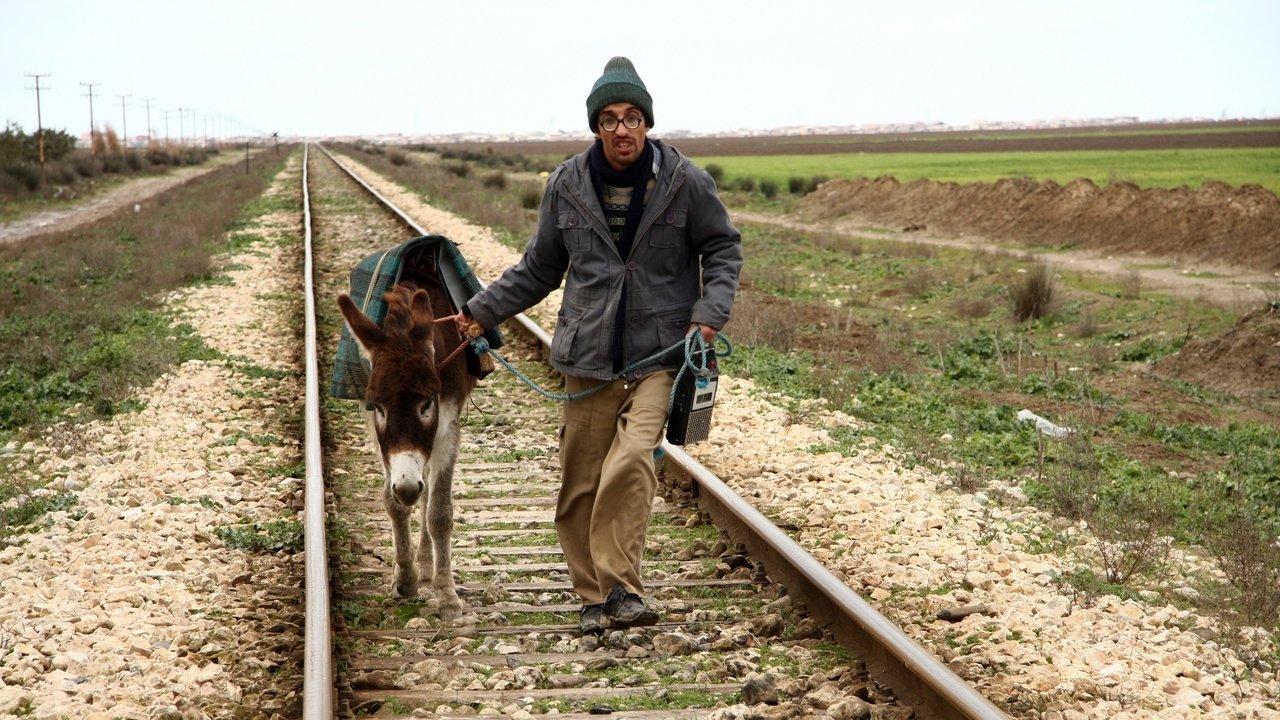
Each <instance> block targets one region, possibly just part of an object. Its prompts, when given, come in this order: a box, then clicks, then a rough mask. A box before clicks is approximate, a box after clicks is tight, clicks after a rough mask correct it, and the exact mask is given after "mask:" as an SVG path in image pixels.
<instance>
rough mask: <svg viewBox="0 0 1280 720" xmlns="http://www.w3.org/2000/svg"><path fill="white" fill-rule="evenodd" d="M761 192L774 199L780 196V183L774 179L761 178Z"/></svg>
mask: <svg viewBox="0 0 1280 720" xmlns="http://www.w3.org/2000/svg"><path fill="white" fill-rule="evenodd" d="M760 194H762V195H764V196H765V197H766V198H768V199H769V200H772V199H774V198H775V197H777V196H778V183H776V182H774V181H772V180H761V181H760Z"/></svg>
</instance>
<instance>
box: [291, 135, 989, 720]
mask: <svg viewBox="0 0 1280 720" xmlns="http://www.w3.org/2000/svg"><path fill="white" fill-rule="evenodd" d="M305 165H306V166H307V172H306V173H304V184H305V185H306V186H307V188H306V192H307V193H308V195H309V202H308V203H307V205H308V210H307V213H308V214H307V219H306V223H305V224H306V229H307V238H306V242H307V246H308V249H309V250H313V251H314V256H315V260H314V261H312V260H311V259H310V255H311V253H309V257H308V261H307V263H308V265H307V267H308V275H309V276H313V277H314V283H315V286H314V291H311V290H309V291H308V297H309V298H315V307H313V308H311V307H309V308H308V316H309V321H308V325H309V328H308V329H309V331H312V332H318V333H319V335H318V337H320V338H329V339H328V340H326V341H324V342H327V343H328V345H327V346H325V347H321V346H320V343H319V342H317V340H316V339H315V338H316V337H317V336H314V335H311V334H310V332H309V337H308V341H307V345H308V367H309V368H311V369H312V371H313V372H312V376H313V377H311V378H310V379H309V380H308V383H307V387H308V392H307V398H308V401H307V404H308V416H309V420H308V424H307V426H308V435H309V440H308V450H307V453H306V457H307V493H306V495H307V498H306V510H307V518H306V520H305V527H306V529H307V590H308V593H307V624H308V633H307V638H308V639H307V651H306V660H307V667H306V672H305V693H304V695H305V698H304V716H305V717H317V718H318V717H331V716H333V715H334V714H337V715H339V716H348V715H360V714H373V713H377V714H378V715H379V716H380V717H381V716H392V717H395V716H403V717H410V716H414V717H417V716H422V715H424V714H425V715H428V716H434V717H442V718H461V717H473V716H475V715H476V714H477V713H481V714H495V713H497V714H501V715H504V716H514V717H527V716H533V715H539V714H544V713H556V714H558V715H559V716H560V717H587V716H591V715H599V714H612V715H613V716H615V717H625V718H700V717H724V718H730V717H760V718H789V717H835V718H843V717H848V718H852V717H882V718H894V717H962V718H996V717H1004V716H1003V714H1002V713H1000V712H999V711H998V710H997V709H996V708H995V707H994V706H993V705H992V704H990V703H989V702H988V701H986V700H985V699H984V698H982V697H981V696H980V695H979V694H978V693H977V692H976V691H974V690H973V689H972V688H970V687H969V686H968V685H966V684H965V683H964V682H963V681H961V680H960V679H959V678H958V677H957V676H955V675H954V674H953V673H952V672H951V671H950V670H948V669H946V668H945V667H944V666H942V665H941V664H940V663H938V662H937V661H936V660H934V659H933V658H932V657H931V656H930V655H928V654H927V653H926V652H924V651H923V650H922V649H921V648H919V647H918V646H917V645H916V644H915V643H914V642H912V641H911V640H909V639H908V638H907V637H906V636H905V635H904V634H902V633H901V631H899V630H898V629H897V628H896V627H894V626H893V625H892V624H891V623H889V622H888V621H887V620H885V619H884V618H883V617H881V616H880V615H878V614H877V613H875V612H874V610H872V609H871V608H870V607H869V606H867V605H866V604H865V603H863V602H862V600H861V599H860V598H858V596H857V595H856V594H855V593H853V592H852V591H851V590H849V589H848V588H847V587H846V586H845V585H844V584H843V583H841V582H839V581H838V580H837V579H836V578H835V577H834V576H832V575H831V574H830V573H828V572H826V571H825V569H823V568H822V567H821V566H820V565H819V564H818V563H817V562H816V561H814V560H813V558H811V557H810V556H808V555H807V554H806V553H805V552H804V551H803V550H801V549H800V548H799V547H798V546H797V545H795V543H794V542H792V541H790V539H789V538H787V536H786V535H785V534H784V533H783V532H782V531H780V530H779V529H777V528H776V527H774V526H773V525H772V524H770V523H768V521H767V520H765V518H764V517H763V516H761V515H760V513H758V512H756V511H755V510H754V509H753V508H751V507H750V505H748V504H747V503H746V502H744V501H743V500H742V499H741V498H739V497H737V496H736V495H735V494H734V493H733V492H732V491H731V490H729V489H728V487H727V486H725V485H724V483H722V482H720V481H719V479H718V478H716V477H715V476H714V475H712V474H711V473H710V472H708V471H707V470H706V469H705V468H703V467H702V466H700V465H699V464H698V463H697V462H696V461H694V460H692V459H691V458H690V457H689V456H688V455H686V454H685V453H683V452H682V451H681V450H680V449H679V448H676V447H671V446H667V447H666V448H665V451H666V459H665V461H664V465H665V468H664V472H663V476H664V479H665V487H664V488H663V490H662V491H660V495H661V497H660V498H659V500H658V501H657V504H656V507H655V508H654V515H653V523H652V526H651V529H650V535H649V539H648V542H647V546H646V564H645V581H646V588H647V590H648V592H649V593H650V594H651V596H652V600H653V604H654V606H656V608H657V609H659V610H660V612H661V614H662V622H660V623H659V624H658V625H657V626H655V627H652V628H644V629H632V630H630V631H621V630H613V631H608V632H606V634H605V635H604V636H602V637H601V638H598V639H597V638H595V637H591V636H587V637H580V636H579V635H578V633H577V611H578V608H579V605H578V602H577V600H576V597H575V596H574V594H573V592H572V590H571V589H570V586H569V583H568V577H567V573H566V569H565V567H564V563H563V558H562V557H561V556H560V554H559V548H558V547H557V544H556V537H555V532H554V528H553V526H552V515H553V512H554V505H555V494H556V491H557V486H558V460H557V457H556V429H557V425H558V420H559V407H558V405H557V404H556V403H555V402H553V401H549V400H546V399H544V398H542V397H541V396H539V395H537V394H536V393H534V392H531V391H529V390H528V389H527V388H526V387H524V386H523V385H522V384H521V383H520V382H519V381H518V380H517V379H516V378H515V377H514V376H512V375H511V374H510V373H507V372H505V371H501V370H500V371H499V372H497V373H495V374H493V375H491V376H489V378H487V379H486V380H484V381H483V382H482V384H481V386H480V388H478V389H477V391H476V393H475V394H474V395H473V399H472V406H471V408H470V409H469V410H468V411H467V412H466V414H465V416H464V420H465V423H464V430H463V436H464V437H463V452H462V454H461V456H460V458H459V464H458V469H457V473H456V475H455V491H454V495H455V512H456V519H455V521H456V526H455V532H454V543H455V550H454V552H455V555H454V558H455V574H456V576H457V578H456V579H457V580H458V582H459V592H460V595H462V597H463V601H464V604H465V605H466V607H465V608H464V614H463V616H462V617H461V618H459V619H457V620H455V621H454V622H452V623H447V624H446V623H443V622H441V621H440V619H439V617H438V614H437V613H436V612H435V611H434V607H433V605H432V601H431V598H430V597H429V592H428V590H426V589H424V590H423V591H422V593H421V594H420V595H419V597H418V598H416V599H409V600H396V599H393V598H392V596H391V589H390V582H389V577H390V552H391V549H390V548H391V543H390V532H389V523H388V522H387V521H386V517H385V513H384V511H383V510H382V507H381V500H380V493H381V485H382V475H381V471H380V468H378V467H377V466H376V461H375V460H374V458H373V456H372V454H371V453H370V451H369V450H368V448H367V444H366V440H365V430H364V419H363V414H362V412H361V411H360V408H359V407H358V404H357V403H334V402H324V401H323V400H322V399H321V397H322V396H321V395H320V393H321V392H322V389H323V388H324V387H325V386H326V385H327V373H326V369H327V368H328V367H331V363H332V353H333V350H334V348H333V344H334V340H333V338H336V335H337V328H338V327H339V323H340V320H338V315H337V312H336V308H335V307H334V306H333V303H332V298H333V297H335V296H336V295H337V293H338V292H341V291H343V290H346V285H347V273H348V272H349V270H350V268H351V267H353V266H354V265H355V263H356V262H358V261H359V259H360V258H362V257H364V256H365V255H367V254H369V253H371V252H374V251H376V250H380V249H385V248H386V247H390V246H392V245H395V244H398V243H400V242H402V241H403V240H405V239H408V238H409V237H412V236H415V235H420V234H425V233H426V232H427V231H429V230H430V229H429V228H423V227H421V226H419V225H418V224H417V223H415V222H414V221H413V220H412V219H411V218H409V217H408V216H407V215H405V214H404V213H403V212H401V211H399V210H398V209H395V208H394V206H391V205H390V203H388V202H386V201H385V199H383V198H382V197H381V196H379V195H378V194H377V193H376V192H375V191H373V189H372V187H370V186H369V185H367V184H362V183H361V181H359V180H358V179H357V178H356V177H355V176H354V175H353V174H351V173H349V171H347V170H346V169H345V168H344V167H343V166H342V165H341V163H340V159H338V158H335V157H334V156H332V155H330V154H329V153H328V151H327V150H324V149H323V148H320V149H319V150H318V151H317V150H314V149H313V150H310V151H309V157H308V159H307V161H306V162H305ZM463 249H464V252H465V251H466V248H465V247H464V248H463ZM313 262H314V266H313ZM481 279H482V280H483V278H481ZM312 325H314V326H315V327H311V326H312ZM513 334H514V335H516V336H517V337H516V338H514V339H513V341H512V342H510V343H509V344H508V347H507V348H506V349H504V354H506V355H507V356H508V357H509V358H510V359H512V360H513V361H514V362H516V363H517V364H519V366H520V367H521V368H522V369H523V370H524V371H525V372H526V373H528V374H530V375H532V376H533V378H534V379H535V380H536V381H537V382H539V383H540V384H541V385H543V386H554V384H555V379H554V378H553V377H551V376H550V370H549V368H545V366H544V365H541V356H542V354H543V352H544V350H543V348H544V347H545V343H546V342H547V341H548V340H549V338H548V336H547V335H546V333H545V332H544V331H542V330H541V329H540V328H538V327H537V326H536V325H534V324H533V323H532V322H530V321H528V320H527V319H525V318H523V317H521V318H518V319H517V320H516V321H513V322H512V323H511V324H510V327H509V329H508V335H513ZM317 369H318V371H319V376H318V377H317V376H315V371H316V370H317ZM322 412H323V415H322V414H321V413H322ZM322 437H323V439H324V443H323V445H324V448H323V449H324V452H323V454H322V453H321V443H320V440H321V438H322ZM323 531H327V537H326V538H324V539H322V538H321V536H320V533H321V532H323Z"/></svg>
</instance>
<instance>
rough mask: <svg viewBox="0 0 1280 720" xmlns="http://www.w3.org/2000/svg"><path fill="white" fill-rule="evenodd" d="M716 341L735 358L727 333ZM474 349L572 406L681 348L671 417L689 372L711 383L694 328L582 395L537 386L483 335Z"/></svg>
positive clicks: (704, 347) (669, 404) (475, 340)
mask: <svg viewBox="0 0 1280 720" xmlns="http://www.w3.org/2000/svg"><path fill="white" fill-rule="evenodd" d="M716 339H717V340H723V341H724V347H725V350H724V352H723V353H721V354H720V356H721V357H728V356H729V355H732V354H733V343H731V342H729V338H728V337H726V336H725V335H724V334H723V333H720V334H717V335H716ZM471 346H472V347H473V348H475V351H476V354H477V355H482V354H484V353H489V354H490V355H492V356H493V358H494V359H495V360H497V361H498V363H499V364H501V365H502V366H503V367H504V368H506V369H508V370H510V371H511V373H512V374H513V375H515V376H516V377H517V378H520V381H521V382H523V383H524V384H525V385H528V386H529V387H530V388H533V389H534V390H536V391H537V392H538V393H539V394H541V395H542V396H543V397H545V398H548V399H550V400H556V401H559V402H571V401H573V400H577V399H579V398H584V397H587V396H588V395H591V394H593V393H596V392H599V391H601V390H603V389H605V388H606V387H608V386H609V385H610V384H612V383H613V382H614V381H615V380H620V379H622V378H625V377H626V375H627V373H629V372H631V371H632V370H635V369H637V368H640V367H643V366H645V365H648V364H649V363H651V362H653V361H655V360H658V359H659V358H662V357H663V356H665V355H666V354H667V353H669V352H671V351H673V350H675V349H676V348H679V347H684V362H683V363H682V364H681V365H680V370H679V372H677V373H676V379H675V382H673V383H672V384H671V395H670V396H669V397H668V398H667V413H668V414H670V413H671V407H672V405H673V404H674V403H675V397H676V387H677V386H678V385H679V383H680V378H681V377H682V376H683V375H684V373H685V371H686V370H687V371H690V372H692V373H693V374H694V375H695V376H696V377H697V380H695V382H696V383H697V384H698V387H700V388H701V387H706V386H707V384H708V383H709V382H710V381H711V372H710V370H709V369H708V368H707V353H706V351H707V341H706V340H704V339H703V338H702V333H701V332H699V330H698V329H697V328H694V329H693V330H691V331H690V332H689V334H688V335H686V336H685V337H684V339H682V340H680V341H679V342H677V343H675V344H674V345H672V346H671V347H669V348H666V349H665V350H659V351H658V352H656V353H654V354H652V355H650V356H649V357H647V358H644V359H643V360H637V361H636V362H633V363H631V364H630V365H628V366H627V367H625V368H623V369H622V370H620V371H618V372H617V373H614V375H613V377H612V378H610V379H608V380H605V381H603V382H601V383H600V384H599V385H597V386H595V387H593V388H588V389H587V390H583V391H582V392H580V393H553V392H551V391H549V390H546V389H544V388H543V387H541V386H539V385H538V383H536V382H534V381H533V380H530V379H529V377H528V376H526V375H525V374H524V373H522V372H520V370H519V368H517V367H516V366H515V365H512V364H511V363H510V362H508V361H507V359H506V358H504V357H502V355H501V354H499V353H498V351H497V350H494V349H493V348H490V347H489V341H488V340H486V339H485V337H484V336H483V335H481V336H479V337H476V338H472V340H471ZM695 358H697V359H695Z"/></svg>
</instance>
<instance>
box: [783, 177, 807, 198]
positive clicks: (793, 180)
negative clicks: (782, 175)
mask: <svg viewBox="0 0 1280 720" xmlns="http://www.w3.org/2000/svg"><path fill="white" fill-rule="evenodd" d="M808 188H809V182H808V181H807V180H805V179H804V178H802V177H796V176H794V175H792V176H791V177H789V178H787V192H789V193H791V194H792V195H804V194H805V193H806V192H808Z"/></svg>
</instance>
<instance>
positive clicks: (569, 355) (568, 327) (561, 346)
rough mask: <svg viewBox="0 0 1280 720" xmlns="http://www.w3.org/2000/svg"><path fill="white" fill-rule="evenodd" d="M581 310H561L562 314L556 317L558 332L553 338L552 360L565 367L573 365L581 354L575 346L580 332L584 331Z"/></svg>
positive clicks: (556, 331)
mask: <svg viewBox="0 0 1280 720" xmlns="http://www.w3.org/2000/svg"><path fill="white" fill-rule="evenodd" d="M582 315H583V312H582V311H581V310H574V309H565V308H561V309H560V314H559V315H558V316H557V317H556V330H555V333H553V334H552V336H551V358H552V359H553V360H555V361H556V362H560V363H564V364H565V365H573V364H574V361H575V360H576V359H577V355H578V354H580V352H579V353H575V352H574V349H573V346H574V344H575V342H576V340H577V338H578V331H579V330H581V329H582Z"/></svg>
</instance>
